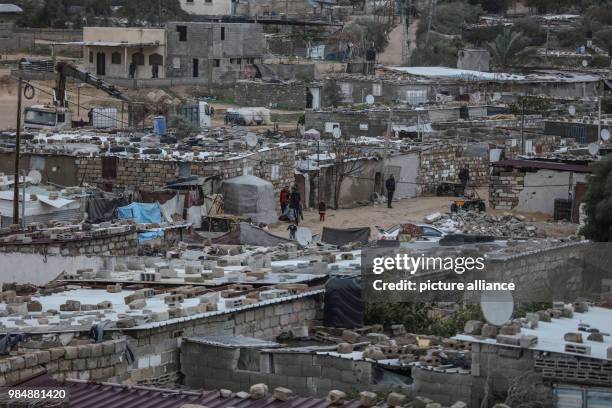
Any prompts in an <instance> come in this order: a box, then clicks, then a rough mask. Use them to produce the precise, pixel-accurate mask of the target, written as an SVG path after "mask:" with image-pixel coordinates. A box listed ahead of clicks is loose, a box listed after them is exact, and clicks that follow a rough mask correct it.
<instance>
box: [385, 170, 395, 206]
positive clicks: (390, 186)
mask: <svg viewBox="0 0 612 408" xmlns="http://www.w3.org/2000/svg"><path fill="white" fill-rule="evenodd" d="M385 188H386V189H387V208H393V207H391V201H393V193H395V177H393V174H391V175H390V176H389V178H388V179H387V181H386V182H385Z"/></svg>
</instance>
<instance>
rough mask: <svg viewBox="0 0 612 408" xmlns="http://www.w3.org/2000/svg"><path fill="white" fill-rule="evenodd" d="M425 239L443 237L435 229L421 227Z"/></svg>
mask: <svg viewBox="0 0 612 408" xmlns="http://www.w3.org/2000/svg"><path fill="white" fill-rule="evenodd" d="M421 230H422V232H423V236H424V237H441V236H442V233H441V232H440V231H438V230H437V229H435V228H431V227H421Z"/></svg>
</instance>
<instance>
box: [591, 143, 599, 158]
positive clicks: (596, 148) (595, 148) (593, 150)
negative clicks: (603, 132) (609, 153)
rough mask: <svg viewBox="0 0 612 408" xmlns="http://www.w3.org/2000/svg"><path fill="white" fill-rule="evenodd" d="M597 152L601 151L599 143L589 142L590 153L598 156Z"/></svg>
mask: <svg viewBox="0 0 612 408" xmlns="http://www.w3.org/2000/svg"><path fill="white" fill-rule="evenodd" d="M597 153H599V145H598V144H597V143H589V154H590V155H591V156H597Z"/></svg>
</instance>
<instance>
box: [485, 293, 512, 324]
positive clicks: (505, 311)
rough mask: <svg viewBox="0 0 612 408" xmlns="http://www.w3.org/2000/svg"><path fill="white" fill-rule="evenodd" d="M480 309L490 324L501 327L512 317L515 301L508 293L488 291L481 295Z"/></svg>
mask: <svg viewBox="0 0 612 408" xmlns="http://www.w3.org/2000/svg"><path fill="white" fill-rule="evenodd" d="M480 309H481V310H482V314H483V315H484V318H485V320H486V321H487V323H489V324H494V325H496V326H501V325H502V324H504V323H506V322H507V321H508V320H510V318H511V317H512V312H514V299H513V298H512V293H510V292H508V291H487V292H482V294H481V295H480Z"/></svg>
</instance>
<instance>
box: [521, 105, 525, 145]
mask: <svg viewBox="0 0 612 408" xmlns="http://www.w3.org/2000/svg"><path fill="white" fill-rule="evenodd" d="M521 153H522V154H525V95H523V97H522V101H521Z"/></svg>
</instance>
